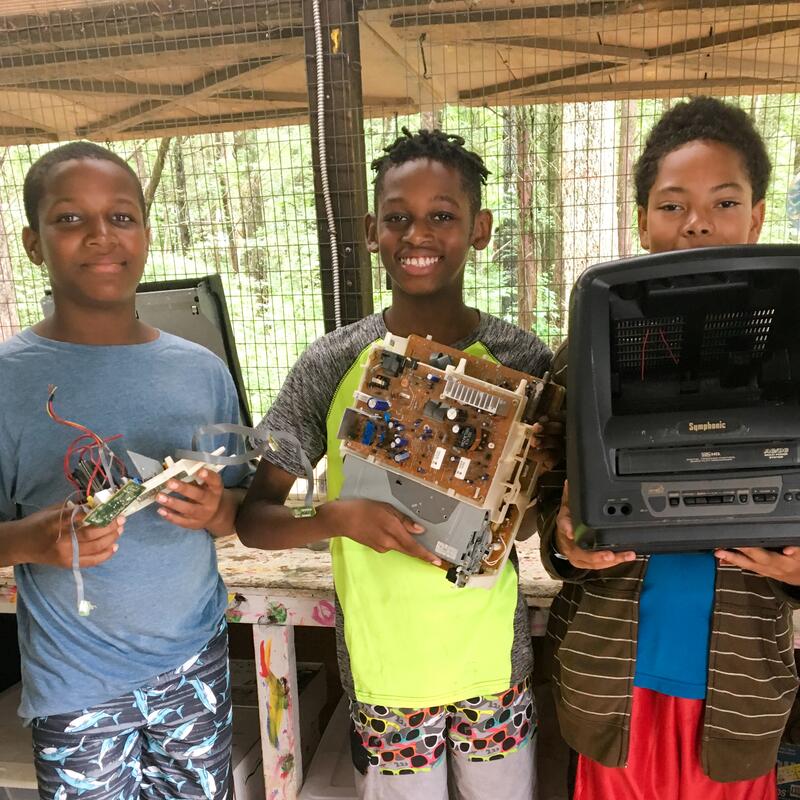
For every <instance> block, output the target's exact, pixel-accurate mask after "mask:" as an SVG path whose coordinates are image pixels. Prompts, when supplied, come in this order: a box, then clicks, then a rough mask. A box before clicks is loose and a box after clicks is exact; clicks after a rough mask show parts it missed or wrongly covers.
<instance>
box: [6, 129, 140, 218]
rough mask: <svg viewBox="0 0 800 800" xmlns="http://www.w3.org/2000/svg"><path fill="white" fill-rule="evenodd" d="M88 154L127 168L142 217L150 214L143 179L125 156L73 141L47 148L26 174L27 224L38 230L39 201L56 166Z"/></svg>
mask: <svg viewBox="0 0 800 800" xmlns="http://www.w3.org/2000/svg"><path fill="white" fill-rule="evenodd" d="M87 158H89V159H95V160H98V161H111V162H112V163H113V164H116V165H117V166H119V167H122V169H124V170H125V171H126V172H128V173H129V174H130V175H131V177H132V178H133V179H134V181H136V187H137V190H138V200H139V205H140V206H141V207H142V217H143V218H144V217H145V216H146V215H147V209H146V207H145V202H144V192H143V191H142V183H141V181H140V180H139V176H138V175H137V174H136V173H135V172H134V171H133V169H131V166H130V164H128V162H127V161H125V159H124V158H120V157H119V156H118V155H117V154H116V153H112V152H111V150H108V149H106V148H105V147H101V146H100V145H99V144H95V143H94V142H70V143H69V144H62V145H61V147H56V148H55V149H53V150H49V151H48V152H46V153H45V154H44V155H43V156H41V157H40V158H38V159H37V160H36V161H34V163H33V165H32V166H31V168H30V169H29V170H28V173H27V175H25V183H24V184H23V187H22V199H23V202H24V204H25V216H26V217H27V218H28V225H29V227H30V228H31V229H32V230H34V231H38V230H39V203H40V202H41V200H42V195H43V194H44V192H45V184H46V182H47V178H48V176H49V175H50V172H51V171H52V170H53V168H54V167H56V166H58V165H59V164H63V163H64V162H65V161H80V160H81V159H87Z"/></svg>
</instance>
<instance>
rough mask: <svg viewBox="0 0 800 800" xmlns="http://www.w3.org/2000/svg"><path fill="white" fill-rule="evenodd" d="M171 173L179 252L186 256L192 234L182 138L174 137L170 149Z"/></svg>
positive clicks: (190, 246) (190, 245) (190, 244)
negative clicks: (179, 245)
mask: <svg viewBox="0 0 800 800" xmlns="http://www.w3.org/2000/svg"><path fill="white" fill-rule="evenodd" d="M172 172H173V174H174V176H175V206H176V209H177V212H178V233H179V236H180V242H181V252H182V253H183V255H186V254H187V253H188V252H189V250H191V248H192V232H191V228H190V227H189V204H188V202H187V192H186V166H185V164H184V161H183V137H182V136H176V137H175V143H174V145H173V147H172Z"/></svg>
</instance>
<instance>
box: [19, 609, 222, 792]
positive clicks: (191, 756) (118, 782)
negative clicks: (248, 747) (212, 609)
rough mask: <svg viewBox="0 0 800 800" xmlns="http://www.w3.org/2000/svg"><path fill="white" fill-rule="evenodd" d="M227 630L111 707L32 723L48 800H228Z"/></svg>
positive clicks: (38, 770)
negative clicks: (173, 798) (173, 799)
mask: <svg viewBox="0 0 800 800" xmlns="http://www.w3.org/2000/svg"><path fill="white" fill-rule="evenodd" d="M232 721H233V709H232V707H231V693H230V673H229V670H228V630H227V627H226V624H225V621H224V620H223V621H222V623H221V624H220V627H219V629H218V630H217V633H216V634H215V635H214V638H212V639H211V641H210V642H209V643H208V644H207V645H206V646H205V647H204V648H203V650H202V651H201V652H200V653H198V654H197V655H195V656H193V657H192V658H190V659H189V660H187V661H186V663H184V664H182V665H181V666H180V667H178V668H177V669H176V670H173V671H170V672H166V673H164V674H162V675H159V676H158V677H156V678H155V679H153V680H152V681H151V682H150V684H148V685H147V686H142V687H141V688H139V689H136V690H134V691H133V692H130V693H129V694H125V695H123V696H122V697H118V698H116V699H114V700H110V701H109V702H107V703H101V704H100V705H97V706H93V707H92V708H84V709H80V710H78V711H73V712H70V713H68V714H59V715H57V716H50V717H38V718H37V719H34V720H33V726H32V731H33V745H34V757H35V761H36V775H37V779H38V782H39V796H40V797H41V798H43V800H67V798H72V797H80V798H81V800H140V798H152V799H153V800H155V798H168V797H175V798H198V800H201V799H203V800H223V799H224V798H225V797H226V796H227V791H228V777H229V775H228V773H229V771H230V766H229V765H230V752H231V735H232V734H231V723H232Z"/></svg>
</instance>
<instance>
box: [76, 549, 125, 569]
mask: <svg viewBox="0 0 800 800" xmlns="http://www.w3.org/2000/svg"><path fill="white" fill-rule="evenodd" d="M116 552H117V545H113V546H112V547H107V548H104V549H103V550H101V551H100V552H99V553H94V554H92V555H89V556H83V555H82V556H81V557H80V565H81V567H82V568H85V567H96V566H97V565H98V564H102V563H103V562H104V561H108V559H109V558H111V556H113V555H114V553H116Z"/></svg>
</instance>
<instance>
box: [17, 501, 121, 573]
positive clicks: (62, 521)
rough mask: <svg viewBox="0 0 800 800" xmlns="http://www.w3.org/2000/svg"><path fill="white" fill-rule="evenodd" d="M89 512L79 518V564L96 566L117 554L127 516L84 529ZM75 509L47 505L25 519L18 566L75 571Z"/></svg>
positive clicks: (79, 514) (77, 520)
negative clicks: (30, 565) (23, 564)
mask: <svg viewBox="0 0 800 800" xmlns="http://www.w3.org/2000/svg"><path fill="white" fill-rule="evenodd" d="M85 516H86V513H85V512H83V511H79V512H78V513H77V514H76V515H75V520H74V524H75V535H76V537H77V539H78V552H79V554H80V559H79V565H80V566H81V567H94V566H97V565H98V564H102V563H103V561H107V560H108V559H109V558H111V556H113V555H114V553H116V552H117V550H118V548H119V545H117V539H119V537H120V536H121V535H122V531H123V529H124V527H125V517H122V516H119V517H117V518H116V519H115V520H113V521H112V522H111V523H109V524H108V525H106V526H104V527H102V528H97V527H95V526H93V525H86V526H85V527H80V524H81V522H82V521H83V518H84V517H85ZM71 519H72V509H71V508H65V507H64V504H63V503H58V504H56V505H52V506H47V508H43V509H42V510H41V511H37V512H35V513H33V514H31V515H30V516H28V517H25V519H24V520H21V523H23V525H24V527H25V538H26V541H25V542H24V544H23V546H22V549H21V552H20V558H19V559H18V563H27V564H50V565H51V566H54V567H63V568H64V569H71V568H72V536H71V533H70V520H71Z"/></svg>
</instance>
